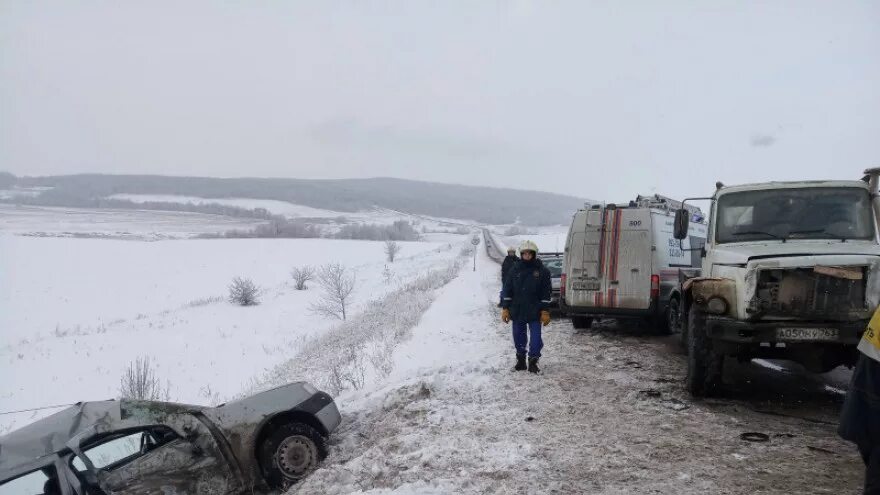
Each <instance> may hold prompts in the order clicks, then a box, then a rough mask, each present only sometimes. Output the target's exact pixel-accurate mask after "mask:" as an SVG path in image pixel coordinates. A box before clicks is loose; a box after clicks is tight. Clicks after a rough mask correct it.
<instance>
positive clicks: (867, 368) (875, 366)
mask: <svg viewBox="0 0 880 495" xmlns="http://www.w3.org/2000/svg"><path fill="white" fill-rule="evenodd" d="M837 433H838V434H840V436H841V437H843V439H845V440H849V441H851V442H854V443H856V444H857V445H860V446H861V447H862V448H878V447H880V363H878V362H877V361H874V360H873V359H871V358H869V357H868V356H865V355H864V354H861V353H859V362H858V364H856V369H855V370H854V371H853V376H852V382H851V383H850V387H849V392H847V394H846V400H845V401H844V402H843V409H842V410H841V412H840V426H839V427H838V429H837Z"/></svg>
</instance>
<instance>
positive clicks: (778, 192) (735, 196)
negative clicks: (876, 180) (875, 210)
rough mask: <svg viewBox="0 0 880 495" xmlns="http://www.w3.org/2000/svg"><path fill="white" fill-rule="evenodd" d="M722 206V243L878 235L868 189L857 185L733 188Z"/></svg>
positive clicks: (719, 225) (718, 222)
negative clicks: (843, 186)
mask: <svg viewBox="0 0 880 495" xmlns="http://www.w3.org/2000/svg"><path fill="white" fill-rule="evenodd" d="M717 209H718V213H717V217H716V229H715V240H716V241H717V242H718V243H725V242H743V241H758V240H761V241H763V240H774V239H776V240H781V241H785V240H789V239H840V240H847V239H863V240H865V239H872V238H873V237H874V224H873V220H872V213H871V200H870V197H869V195H868V191H866V190H864V189H860V188H855V187H846V188H804V189H768V190H759V191H745V192H738V193H730V194H725V195H723V196H721V198H719V199H718V206H717Z"/></svg>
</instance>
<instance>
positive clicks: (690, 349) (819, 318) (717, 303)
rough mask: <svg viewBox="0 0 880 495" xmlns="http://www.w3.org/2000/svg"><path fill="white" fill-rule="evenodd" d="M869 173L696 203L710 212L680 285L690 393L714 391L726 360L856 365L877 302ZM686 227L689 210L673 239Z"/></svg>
mask: <svg viewBox="0 0 880 495" xmlns="http://www.w3.org/2000/svg"><path fill="white" fill-rule="evenodd" d="M869 172H872V171H869ZM872 173H873V172H872ZM876 175H877V174H876V173H873V175H869V176H866V178H865V179H864V180H862V181H812V182H770V183H762V184H747V185H740V186H733V187H725V186H723V185H722V184H720V183H719V184H718V185H717V186H716V191H715V193H714V194H713V195H712V197H711V198H703V199H710V200H711V203H712V207H711V210H710V214H709V228H708V235H707V239H706V243H705V246H704V247H703V248H702V249H700V255H701V258H702V262H701V269H700V271H699V273H696V274H690V275H689V276H682V277H681V278H682V280H683V283H682V284H681V293H682V294H683V298H682V301H681V315H682V322H683V324H682V343H683V345H684V346H685V348H686V349H687V353H688V374H687V386H688V389H689V391H690V392H691V393H692V394H693V395H695V396H702V395H711V394H713V393H714V392H715V391H717V390H718V389H719V387H720V385H721V383H722V369H723V362H724V360H725V359H726V358H731V357H733V358H736V359H738V360H739V361H742V362H745V361H749V360H751V359H753V358H773V359H788V360H792V361H796V362H799V363H801V364H802V365H803V366H804V367H806V368H807V369H808V370H810V371H813V372H827V371H830V370H831V369H833V368H835V367H837V366H840V365H848V366H852V365H853V364H854V363H855V361H856V359H857V356H858V354H857V351H856V345H857V344H858V342H859V339H860V337H861V334H862V332H863V331H864V329H865V326H866V325H867V323H868V320H869V319H870V317H871V315H872V313H873V310H874V309H875V308H876V307H877V305H878V304H880V245H878V242H877V221H876V218H877V215H876V213H875V206H874V203H875V201H876V196H877V195H876V182H877V181H876ZM871 177H873V179H872V178H871ZM688 221H689V215H688V213H687V211H686V210H679V211H678V212H677V213H676V219H675V224H676V225H675V237H676V238H677V239H679V240H682V239H685V238H687V235H688V234H687V224H688ZM693 275H696V276H693Z"/></svg>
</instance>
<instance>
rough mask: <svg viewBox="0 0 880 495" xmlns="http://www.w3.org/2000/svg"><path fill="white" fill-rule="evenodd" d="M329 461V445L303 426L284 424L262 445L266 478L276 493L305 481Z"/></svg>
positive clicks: (312, 429) (313, 430) (260, 455)
mask: <svg viewBox="0 0 880 495" xmlns="http://www.w3.org/2000/svg"><path fill="white" fill-rule="evenodd" d="M325 457H327V442H326V441H325V440H324V437H323V436H321V434H320V433H318V432H317V431H316V430H315V429H314V428H312V427H311V426H309V425H306V424H303V423H285V424H282V425H281V426H279V427H278V428H276V429H275V430H274V431H273V432H272V433H270V434H269V435H268V436H267V437H266V439H265V440H264V441H263V443H262V445H260V450H259V461H260V466H261V467H262V468H263V477H264V478H265V479H266V483H268V484H269V487H270V488H273V489H285V488H289V487H290V486H292V485H293V484H294V483H296V482H297V481H299V480H301V479H303V478H304V477H306V476H307V475H308V474H309V473H311V472H312V471H314V470H315V468H317V467H318V463H319V462H321V461H322V460H324V458H325Z"/></svg>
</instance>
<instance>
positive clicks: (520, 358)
mask: <svg viewBox="0 0 880 495" xmlns="http://www.w3.org/2000/svg"><path fill="white" fill-rule="evenodd" d="M525 369H526V355H525V354H517V355H516V366H514V367H513V371H523V370H525Z"/></svg>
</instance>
